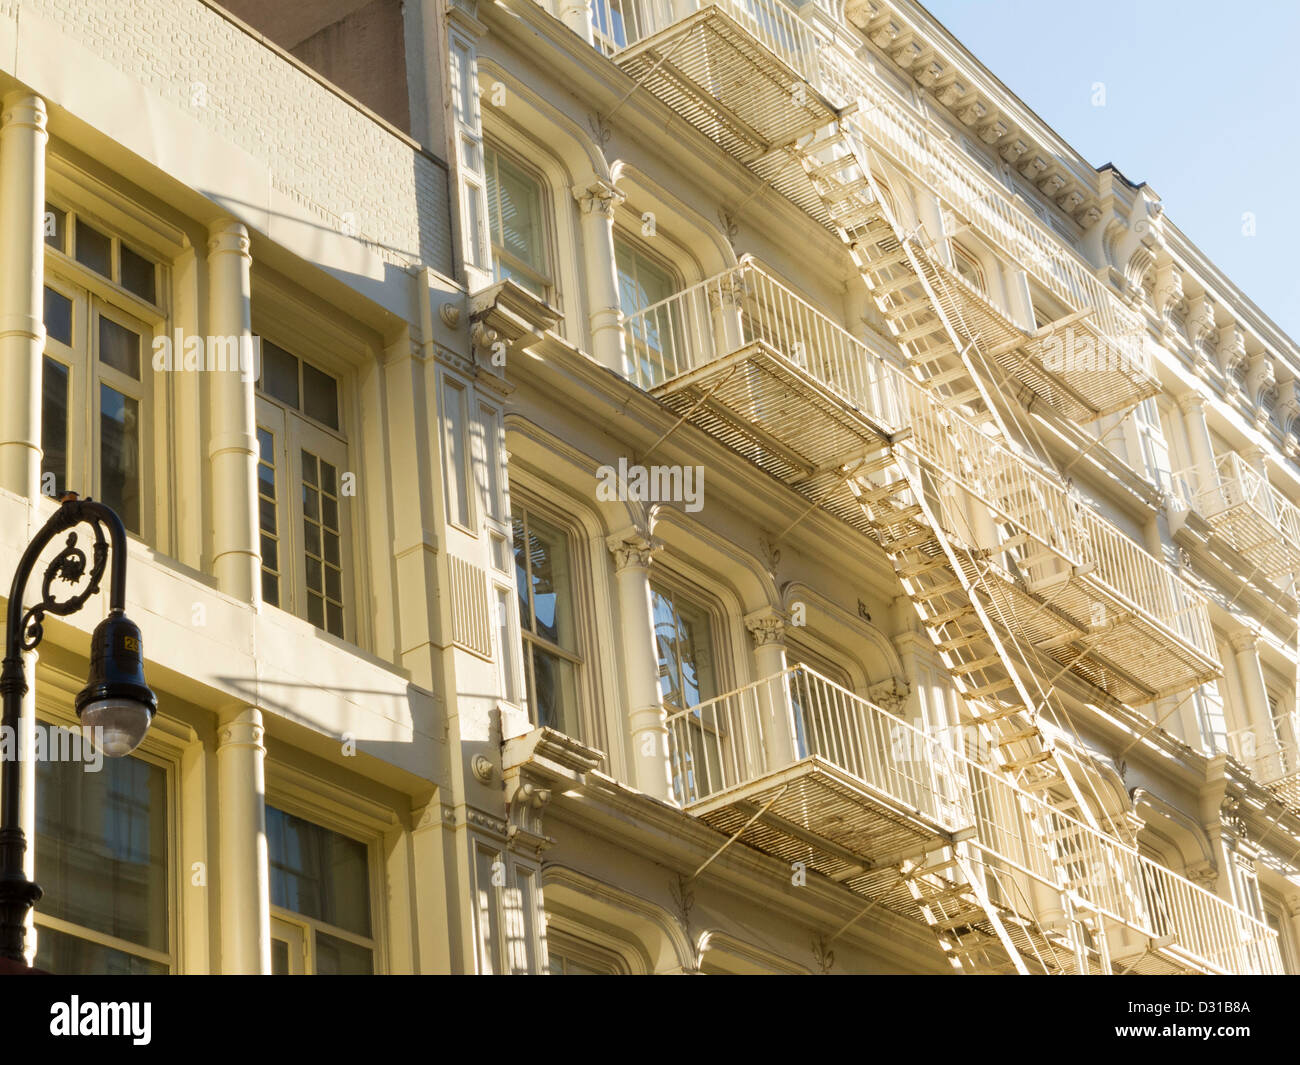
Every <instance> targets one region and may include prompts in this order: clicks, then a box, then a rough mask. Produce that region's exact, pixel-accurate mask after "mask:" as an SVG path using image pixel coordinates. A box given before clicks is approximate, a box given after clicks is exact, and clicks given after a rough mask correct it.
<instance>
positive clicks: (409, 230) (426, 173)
mask: <svg viewBox="0 0 1300 1065" xmlns="http://www.w3.org/2000/svg"><path fill="white" fill-rule="evenodd" d="M3 6H4V7H6V8H8V9H9V10H10V11H14V10H16V12H17V16H18V22H19V26H20V27H21V25H22V14H23V12H25V11H32V12H35V13H36V14H38V15H39V16H41V17H42V18H45V19H48V20H49V21H51V22H53V23H55V24H56V25H57V26H58V27H59V29H60V30H61V31H62V32H63V33H65V34H67V35H68V36H69V37H71V38H74V39H75V40H77V41H78V43H80V44H81V45H82V46H83V47H85V48H86V49H88V50H89V51H91V52H93V53H95V54H96V55H98V56H100V57H101V58H103V59H104V60H105V61H107V62H109V63H111V64H112V65H113V66H115V67H117V68H118V69H120V70H122V71H123V72H125V73H126V74H127V75H129V76H130V77H132V78H134V79H135V80H136V81H138V82H140V83H141V84H143V85H144V86H146V87H147V88H149V89H150V90H152V91H153V92H156V93H157V94H158V95H159V96H160V97H162V98H163V99H165V100H167V101H168V102H170V103H172V104H174V105H175V106H176V107H178V108H181V109H183V110H185V111H187V112H189V113H190V114H192V115H193V116H195V117H196V118H197V119H198V121H200V122H201V123H203V124H204V125H205V126H207V127H208V128H209V129H211V130H212V131H213V132H214V133H216V134H218V135H219V136H221V137H223V138H225V139H227V140H229V141H231V142H232V143H234V144H236V145H238V146H239V147H240V148H242V149H243V150H244V151H245V152H247V153H248V154H250V155H251V156H253V157H254V158H256V159H259V160H261V161H263V162H265V163H266V165H267V166H268V167H269V169H270V171H271V178H272V182H273V184H274V186H275V187H276V188H277V189H278V190H280V191H282V192H284V193H285V194H287V195H290V196H292V197H293V198H294V199H295V200H297V201H298V202H299V203H301V204H303V205H304V206H306V207H307V208H309V209H310V210H311V211H312V212H313V213H314V214H315V215H317V216H318V217H319V218H320V219H321V220H322V222H323V224H325V225H326V226H328V227H330V228H332V229H336V230H338V231H340V232H349V231H351V232H353V233H355V234H356V235H357V236H358V238H359V239H361V240H363V241H364V242H366V243H367V244H369V245H370V246H371V247H372V249H373V250H374V251H375V253H376V254H378V255H379V256H381V257H382V258H383V259H384V260H385V261H387V262H391V263H395V264H398V265H403V266H406V265H412V264H416V263H422V264H427V265H429V266H432V267H433V268H434V269H437V270H440V271H442V272H443V273H446V274H450V273H451V270H452V246H451V218H450V202H449V198H448V178H447V170H446V168H445V166H443V165H442V164H441V163H440V162H438V161H437V160H435V159H433V158H431V157H429V156H428V155H426V154H424V153H423V152H421V151H418V150H417V149H415V148H414V147H412V145H411V144H410V143H409V142H408V141H406V140H404V139H403V138H401V137H399V136H396V135H395V134H394V133H393V132H392V131H391V130H390V129H388V128H387V127H385V126H384V125H382V124H380V123H378V122H376V121H375V120H374V119H373V118H372V117H370V116H369V115H367V114H366V113H365V112H363V111H361V110H359V109H358V108H357V107H356V106H355V105H354V104H352V103H350V102H349V101H348V100H346V99H344V98H342V97H340V96H339V95H338V94H337V93H335V92H333V91H332V90H331V89H330V88H328V87H326V86H324V85H322V84H320V82H318V81H317V80H316V79H315V78H314V77H312V76H311V75H310V74H309V73H307V72H306V71H304V70H302V69H301V68H299V67H298V66H297V65H296V64H294V63H293V62H292V61H290V60H288V59H286V58H285V57H284V56H283V55H281V54H280V53H279V52H277V51H275V50H274V49H272V48H269V47H268V46H267V45H265V44H264V43H263V42H262V41H261V40H260V39H259V38H258V37H256V36H254V35H252V34H250V33H249V32H248V31H246V30H244V29H243V28H241V27H240V26H238V25H237V24H235V23H234V22H232V21H230V20H229V19H228V18H226V17H224V16H223V15H222V14H221V13H219V12H218V11H215V10H213V9H212V8H211V7H208V6H207V5H206V4H204V3H202V2H200V0H9V2H8V3H6V4H4V5H3Z"/></svg>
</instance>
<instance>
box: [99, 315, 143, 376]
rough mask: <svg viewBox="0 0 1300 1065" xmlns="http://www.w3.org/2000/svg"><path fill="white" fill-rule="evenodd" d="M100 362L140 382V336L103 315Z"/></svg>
mask: <svg viewBox="0 0 1300 1065" xmlns="http://www.w3.org/2000/svg"><path fill="white" fill-rule="evenodd" d="M99 361H100V362H102V363H104V364H105V365H108V366H111V367H113V369H115V370H120V371H121V372H122V373H124V374H126V375H127V376H128V377H133V378H135V379H136V380H137V381H138V380H140V334H139V333H137V332H135V331H134V330H132V329H128V328H127V327H126V326H124V325H119V324H118V323H117V322H115V321H113V319H111V318H105V317H103V316H102V315H101V316H100V319H99Z"/></svg>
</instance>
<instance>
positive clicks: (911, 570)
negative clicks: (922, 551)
mask: <svg viewBox="0 0 1300 1065" xmlns="http://www.w3.org/2000/svg"><path fill="white" fill-rule="evenodd" d="M946 565H948V556H947V555H935V556H934V558H927V559H926V560H925V561H924V562H915V563H913V564H912V565H910V566H900V567H899V570H898V573H899V576H901V577H919V576H920V575H921V574H922V573H928V572H929V571H930V570H932V569H938V568H939V567H940V566H946Z"/></svg>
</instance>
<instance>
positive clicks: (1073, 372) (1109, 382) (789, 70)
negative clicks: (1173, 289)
mask: <svg viewBox="0 0 1300 1065" xmlns="http://www.w3.org/2000/svg"><path fill="white" fill-rule="evenodd" d="M593 12H594V14H593V27H594V31H595V32H594V35H595V38H596V42H597V45H598V46H599V47H601V48H602V50H604V51H605V52H606V54H608V55H610V56H611V57H612V58H613V60H614V62H615V63H617V64H618V66H619V67H620V68H621V69H622V70H623V71H624V72H625V73H627V74H628V75H630V76H631V77H633V78H635V79H636V80H637V81H638V83H639V84H640V85H641V86H642V87H643V88H645V89H646V90H647V91H648V92H650V93H651V94H652V95H654V96H656V97H657V98H658V99H659V100H661V101H662V102H663V103H664V104H665V105H667V106H668V107H669V108H671V109H672V110H673V111H674V112H675V113H677V114H679V115H681V116H682V117H683V118H684V119H686V121H688V122H689V123H690V124H691V125H693V126H694V127H695V128H696V129H698V130H699V131H700V132H701V133H703V134H704V136H706V137H708V138H709V139H710V140H712V141H713V142H714V143H715V144H717V145H718V146H719V147H721V148H722V149H723V150H724V151H726V152H727V153H728V154H730V155H731V156H732V157H733V158H735V159H736V160H737V161H739V162H741V163H742V164H744V165H745V166H747V167H749V168H750V169H752V170H753V171H754V172H755V174H757V175H758V176H759V177H760V178H761V179H762V180H764V181H765V182H767V183H770V184H771V185H772V186H773V187H774V188H775V189H777V190H778V191H779V192H780V193H782V194H783V195H784V196H786V197H787V198H788V199H790V200H791V201H792V202H794V203H795V204H796V205H797V206H799V207H800V208H802V209H803V210H804V211H806V212H807V213H808V214H810V215H812V216H813V217H814V218H815V219H816V220H817V221H818V222H820V223H821V224H823V225H827V226H830V225H831V224H832V221H831V217H830V213H829V211H828V210H827V208H826V205H825V204H824V203H823V202H822V200H821V199H820V197H819V196H818V195H817V193H816V192H815V190H814V189H813V188H812V186H811V184H810V182H809V180H808V175H807V173H806V172H805V171H804V170H803V168H802V166H801V165H800V164H799V163H798V160H797V157H796V155H795V154H794V152H793V149H794V148H795V147H796V145H797V144H799V143H800V142H805V141H806V139H807V138H809V137H810V136H811V135H812V134H813V133H814V132H817V131H820V130H827V129H829V128H830V127H831V126H832V124H833V123H836V122H837V121H838V123H839V128H840V130H841V132H845V133H847V134H848V139H850V140H852V141H853V142H855V144H856V145H857V146H858V147H857V149H856V150H857V151H858V152H859V153H860V158H859V162H860V164H861V165H862V166H863V167H864V168H868V167H870V166H871V163H872V161H873V157H874V155H875V154H876V153H881V154H883V155H884V156H886V157H888V159H889V160H890V161H891V162H892V163H894V164H895V165H897V166H899V167H901V168H902V169H904V170H905V171H908V172H910V173H911V174H912V175H913V176H914V177H915V178H916V179H917V180H918V181H919V182H920V183H921V184H923V185H924V186H926V187H928V188H929V189H930V190H931V191H932V192H933V193H934V194H935V195H936V196H937V197H938V198H939V199H940V201H941V202H942V203H943V204H944V205H945V206H946V207H947V208H948V209H949V211H951V212H952V214H953V216H954V218H955V220H956V221H957V224H958V226H961V225H969V226H971V227H972V228H973V229H975V230H976V231H978V232H979V233H981V234H982V235H983V236H984V237H986V238H987V239H988V240H989V241H990V242H991V243H992V244H993V245H994V246H995V247H997V248H999V249H1000V250H1001V251H1002V252H1003V253H1004V254H1005V255H1007V256H1008V257H1009V258H1010V259H1011V260H1012V261H1014V262H1015V263H1017V264H1018V265H1019V266H1021V267H1022V268H1024V269H1025V270H1026V271H1027V273H1028V274H1029V276H1031V277H1033V278H1034V279H1036V280H1037V281H1038V282H1039V283H1040V284H1041V285H1043V287H1044V288H1045V289H1046V290H1047V291H1048V292H1050V293H1051V294H1052V295H1053V296H1054V297H1056V298H1057V299H1058V300H1059V301H1060V302H1061V303H1062V304H1063V305H1065V307H1066V308H1067V313H1066V318H1065V319H1064V320H1063V321H1062V322H1061V323H1058V325H1059V326H1062V327H1065V329H1066V330H1067V331H1064V332H1063V331H1062V329H1061V328H1049V329H1048V330H1046V331H1038V332H1036V333H1029V332H1026V331H1024V330H1022V329H1020V328H1019V327H1018V326H1016V325H1014V324H1013V323H1011V322H1009V321H1008V320H1007V319H1006V317H1005V315H1003V314H1002V312H1001V311H1000V310H998V309H997V308H995V307H993V306H992V305H991V304H989V303H988V301H987V300H985V299H983V297H981V296H980V295H979V294H978V293H975V292H974V290H973V289H969V288H968V287H966V286H964V285H963V286H952V287H951V288H949V287H947V286H945V290H946V291H950V293H951V299H953V300H954V301H956V302H957V303H960V304H962V305H963V307H962V309H963V311H964V312H965V313H964V315H963V317H964V318H966V319H968V320H971V321H972V324H975V323H979V324H980V325H982V327H983V328H982V330H981V331H980V332H979V333H978V334H971V335H979V336H980V340H981V344H982V345H983V346H986V347H992V348H993V349H994V354H993V355H992V356H991V357H992V358H993V359H994V360H995V361H996V362H997V363H999V364H1000V365H1001V366H1002V367H1003V369H1004V370H1006V371H1007V372H1009V373H1010V374H1012V376H1014V377H1015V378H1017V379H1018V380H1019V381H1021V382H1022V383H1023V384H1025V385H1026V386H1028V387H1029V388H1030V389H1031V390H1032V391H1034V392H1035V393H1036V394H1037V395H1039V396H1041V397H1042V398H1043V399H1044V400H1046V401H1047V402H1048V403H1049V404H1050V405H1052V406H1053V407H1054V408H1055V409H1057V410H1058V411H1059V412H1060V413H1061V414H1062V415H1063V416H1064V417H1067V418H1070V419H1071V420H1074V421H1091V420H1093V419H1095V418H1098V417H1100V416H1102V415H1105V414H1111V413H1115V412H1117V411H1123V410H1127V409H1129V408H1131V407H1133V406H1135V405H1136V404H1137V403H1139V402H1141V401H1142V400H1143V399H1146V398H1148V397H1150V396H1154V395H1156V394H1157V393H1158V392H1159V383H1158V381H1157V380H1156V378H1155V375H1154V370H1153V360H1152V355H1151V348H1150V342H1149V341H1148V339H1147V337H1146V329H1145V326H1144V324H1143V322H1142V320H1141V319H1140V318H1139V317H1138V316H1137V315H1136V314H1134V313H1133V312H1132V311H1130V310H1129V309H1128V308H1127V307H1125V306H1124V305H1123V304H1122V303H1121V302H1120V301H1119V300H1118V298H1117V297H1115V296H1114V295H1113V294H1112V293H1111V292H1110V291H1109V290H1108V289H1107V288H1106V287H1105V286H1104V285H1103V284H1102V283H1101V282H1100V281H1098V280H1097V278H1096V277H1095V276H1094V275H1093V272H1092V269H1091V267H1089V265H1088V264H1087V263H1086V262H1084V260H1083V259H1082V258H1081V257H1080V256H1079V255H1078V253H1077V252H1075V251H1074V250H1073V249H1070V248H1068V247H1066V245H1065V244H1063V243H1062V241H1061V239H1060V238H1059V237H1058V236H1056V235H1055V234H1054V233H1052V232H1051V231H1050V230H1049V229H1048V228H1047V227H1046V226H1045V225H1043V223H1042V222H1040V221H1039V220H1038V219H1037V218H1035V217H1034V216H1033V215H1032V214H1031V213H1030V212H1029V211H1028V210H1027V209H1026V208H1025V207H1024V206H1023V205H1022V204H1021V203H1019V202H1017V200H1016V199H1015V198H1013V196H1012V194H1011V192H1010V190H1009V189H1007V188H1006V187H1005V186H1003V185H1001V184H1000V183H998V182H997V181H995V180H994V179H993V178H992V177H991V176H990V175H988V174H987V173H986V172H985V171H983V170H982V169H981V168H980V167H979V166H978V165H977V164H976V163H974V162H973V161H972V160H969V159H967V158H966V157H965V155H964V154H963V153H962V152H961V150H960V149H959V148H957V147H956V146H954V145H953V144H952V143H951V142H950V141H949V140H947V139H946V138H944V137H942V136H941V135H939V134H936V133H934V132H930V120H929V119H927V118H926V117H924V116H922V115H920V114H919V113H917V112H916V111H914V110H913V109H912V108H911V106H910V105H909V104H908V103H907V102H905V101H904V100H903V99H902V98H901V97H899V96H897V95H896V94H895V93H894V92H893V90H892V89H890V88H889V87H888V86H886V85H885V83H883V82H880V81H878V80H877V79H876V78H875V76H874V75H873V74H872V73H871V72H870V71H869V70H867V68H866V67H864V66H863V65H862V64H861V63H860V62H858V61H857V60H856V59H855V58H853V57H851V56H848V55H845V54H842V53H840V52H839V51H838V49H837V47H836V46H834V45H833V44H832V43H831V42H829V41H826V40H823V39H822V38H821V36H820V35H819V34H818V32H817V31H816V30H815V29H814V28H813V26H812V25H811V24H810V23H808V22H806V21H804V20H803V19H801V18H800V17H799V16H798V15H796V14H795V13H794V12H793V11H791V10H790V9H789V8H788V7H786V5H785V4H784V3H782V2H781V0H715V2H714V3H710V4H707V5H702V6H700V7H699V8H698V9H696V10H693V11H691V12H690V13H689V14H686V15H684V16H681V17H675V16H674V15H673V13H672V11H671V9H670V7H669V5H668V4H667V3H666V2H664V3H658V4H657V3H651V2H641V3H637V2H635V0H597V2H596V4H595V6H594V8H593ZM977 328H979V326H977ZM994 337H996V338H998V339H996V340H994V339H992V338H994Z"/></svg>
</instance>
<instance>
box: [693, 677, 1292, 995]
mask: <svg viewBox="0 0 1300 1065" xmlns="http://www.w3.org/2000/svg"><path fill="white" fill-rule="evenodd" d="M668 727H669V738H670V750H671V757H672V769H673V777H674V787H675V789H676V793H677V798H678V800H679V801H680V802H681V804H682V806H683V807H684V808H685V809H686V810H687V811H689V812H690V813H692V814H694V815H696V816H697V817H699V818H700V819H701V820H703V821H705V822H706V823H708V824H710V825H712V826H713V827H715V828H717V829H718V830H719V831H721V832H724V833H726V834H727V835H729V836H732V837H733V838H735V839H738V840H740V841H741V842H744V843H746V844H748V845H750V846H752V847H754V848H755V849H757V850H760V851H763V852H765V853H768V854H771V855H774V856H776V857H778V858H780V859H781V860H782V861H786V862H803V863H805V864H806V865H807V866H808V867H809V868H812V869H814V870H816V871H817V872H820V873H822V874H823V875H825V876H827V877H829V878H831V879H833V880H836V881H838V882H839V883H842V884H844V885H845V886H846V887H848V888H849V889H850V890H852V891H855V892H858V893H860V894H862V895H863V896H864V897H868V898H871V899H873V900H876V901H878V902H879V903H880V904H882V905H883V906H885V907H886V908H888V909H890V910H892V911H894V912H896V913H899V914H901V915H903V916H906V917H909V918H913V919H915V918H916V917H917V915H918V909H920V908H921V907H922V906H924V907H925V909H922V910H921V914H922V917H923V918H924V919H925V920H926V921H927V923H929V924H930V925H931V927H933V928H934V929H935V931H936V933H937V934H938V935H939V938H940V943H941V945H942V946H943V947H944V949H945V951H946V952H948V953H949V954H950V955H954V956H962V957H967V958H972V957H973V958H975V959H976V960H977V961H978V962H980V963H982V966H983V967H985V968H990V969H994V970H996V969H1000V968H1005V967H1006V965H1007V964H1008V962H1009V960H1010V958H1009V954H1010V952H1009V951H1007V950H1006V949H1005V946H1003V945H1002V944H1001V940H1000V938H999V937H998V936H996V935H995V934H994V931H993V929H992V927H991V926H992V925H993V922H994V918H995V917H996V918H997V920H998V922H1000V924H1001V926H1002V928H1003V929H1004V930H1005V932H1006V934H1007V935H1008V937H1009V939H1010V940H1011V941H1012V942H1013V943H1014V945H1015V950H1016V952H1017V953H1018V954H1019V955H1020V956H1021V958H1022V959H1023V961H1024V963H1025V965H1026V969H1025V970H1022V971H1040V972H1132V973H1163V972H1192V973H1280V972H1281V960H1280V956H1279V953H1278V945H1277V938H1276V934H1275V933H1274V932H1273V931H1272V930H1271V929H1269V928H1268V927H1267V926H1266V925H1264V924H1263V923H1262V922H1259V921H1257V920H1255V919H1253V918H1252V917H1250V916H1249V915H1247V914H1246V913H1244V912H1242V911H1240V910H1237V909H1236V908H1235V907H1233V906H1231V905H1229V904H1228V903H1226V902H1224V901H1223V900H1222V899H1220V898H1219V897H1218V896H1216V895H1213V894H1211V893H1210V892H1208V891H1205V890H1204V889H1202V888H1199V887H1197V886H1196V885H1194V884H1192V883H1191V882H1190V881H1188V880H1185V879H1184V878H1182V877H1180V876H1177V875H1176V874H1174V873H1172V872H1171V871H1169V870H1168V869H1165V868H1163V867H1162V866H1159V865H1158V864H1156V863H1154V862H1151V861H1149V860H1148V859H1146V858H1144V857H1142V856H1141V855H1139V854H1138V853H1137V852H1136V851H1134V850H1132V849H1130V848H1128V847H1125V846H1123V845H1122V844H1120V843H1118V842H1117V841H1115V840H1113V839H1110V838H1108V837H1106V836H1104V835H1102V834H1100V833H1098V832H1095V831H1094V830H1092V829H1090V828H1088V827H1087V826H1086V825H1084V824H1082V823H1081V822H1079V821H1075V820H1074V819H1072V818H1070V817H1069V816H1068V815H1066V814H1063V813H1061V812H1060V811H1058V810H1056V809H1054V808H1053V807H1051V806H1049V805H1047V804H1046V803H1044V802H1042V801H1041V800H1039V799H1038V798H1036V797H1034V796H1032V795H1030V794H1028V793H1027V792H1024V791H1022V790H1020V789H1019V788H1017V787H1016V786H1015V785H1013V784H1011V783H1010V782H1009V781H1007V780H1006V779H1005V778H1004V777H1003V776H1001V775H999V774H995V773H992V772H990V771H989V770H987V769H985V768H984V767H983V766H981V765H979V764H977V763H975V762H973V761H970V760H968V759H965V758H962V757H961V756H959V755H956V754H953V753H952V752H951V751H950V750H949V749H948V747H947V746H946V745H945V744H943V743H942V742H938V741H937V740H936V738H935V737H933V736H928V735H926V734H925V733H923V732H921V731H920V730H918V729H916V728H914V727H913V726H912V725H910V724H908V723H907V722H905V721H903V720H901V719H899V718H897V717H894V716H893V715H891V714H889V713H887V712H886V711H884V710H882V709H881V708H879V707H877V706H874V705H873V704H871V703H869V702H867V701H865V700H863V699H861V698H859V697H858V696H856V695H854V694H853V693H852V692H850V691H848V690H846V689H844V688H841V687H840V686H839V685H836V684H834V683H833V682H831V681H829V680H826V679H825V678H824V677H821V676H819V675H818V674H816V673H814V672H812V671H811V670H808V669H806V668H804V667H796V668H793V669H789V670H786V671H785V672H783V673H780V674H777V675H775V676H773V677H769V678H767V679H765V680H761V681H758V682H756V683H754V684H750V685H748V686H746V687H743V688H740V689H737V690H736V691H732V692H729V693H727V694H725V695H722V696H719V697H718V698H716V699H712V700H709V701H708V702H706V703H701V704H700V705H699V706H696V707H693V708H691V709H689V710H683V711H679V712H677V713H674V714H672V715H670V717H669V719H668ZM959 855H960V856H964V861H965V865H964V868H965V869H969V870H971V871H973V872H974V874H975V879H974V880H966V879H964V877H965V874H964V873H963V872H961V871H959V870H960V869H961V868H962V867H961V866H957V865H956V863H955V862H954V856H959ZM922 883H923V884H924V885H925V890H922V888H921V886H920V885H921V884H922ZM940 899H942V900H944V901H942V902H940V901H937V900H940ZM927 910H928V912H926V911H927ZM977 967H980V966H978V965H977Z"/></svg>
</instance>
